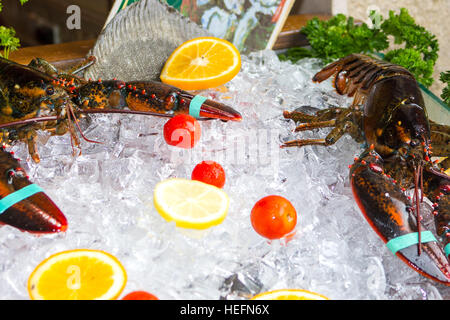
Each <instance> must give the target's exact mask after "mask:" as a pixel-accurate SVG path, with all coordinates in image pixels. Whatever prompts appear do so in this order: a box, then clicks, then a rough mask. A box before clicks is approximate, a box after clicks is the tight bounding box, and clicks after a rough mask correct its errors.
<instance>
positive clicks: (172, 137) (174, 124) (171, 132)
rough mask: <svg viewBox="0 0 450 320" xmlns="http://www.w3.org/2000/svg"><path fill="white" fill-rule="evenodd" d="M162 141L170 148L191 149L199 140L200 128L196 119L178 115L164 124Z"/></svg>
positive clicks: (186, 115)
mask: <svg viewBox="0 0 450 320" xmlns="http://www.w3.org/2000/svg"><path fill="white" fill-rule="evenodd" d="M163 131H164V140H166V142H167V144H169V145H171V146H176V147H180V148H184V149H191V148H193V147H194V146H195V144H196V143H197V142H198V141H199V140H200V136H201V127H200V124H199V123H198V121H197V119H195V118H194V117H192V116H190V115H188V114H179V115H176V116H175V117H173V118H171V119H170V120H169V121H167V122H166V123H165V124H164V130H163Z"/></svg>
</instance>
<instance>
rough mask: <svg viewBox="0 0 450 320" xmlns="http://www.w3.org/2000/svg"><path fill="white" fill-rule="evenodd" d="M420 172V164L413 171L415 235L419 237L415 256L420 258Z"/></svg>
mask: <svg viewBox="0 0 450 320" xmlns="http://www.w3.org/2000/svg"><path fill="white" fill-rule="evenodd" d="M420 172H421V164H420V163H419V165H418V166H417V168H416V169H415V170H414V201H415V203H416V221H417V234H418V235H419V242H418V252H417V254H418V255H419V256H420V254H421V253H422V245H421V234H420V232H421V230H420V229H421V228H420V206H419V178H420V176H419V175H420Z"/></svg>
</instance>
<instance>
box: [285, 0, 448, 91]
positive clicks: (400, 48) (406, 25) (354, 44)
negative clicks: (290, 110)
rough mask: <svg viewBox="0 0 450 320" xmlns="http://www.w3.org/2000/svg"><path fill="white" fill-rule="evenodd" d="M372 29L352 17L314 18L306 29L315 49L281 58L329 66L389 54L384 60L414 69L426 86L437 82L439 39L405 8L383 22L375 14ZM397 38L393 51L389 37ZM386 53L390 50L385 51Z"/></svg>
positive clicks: (297, 51)
mask: <svg viewBox="0 0 450 320" xmlns="http://www.w3.org/2000/svg"><path fill="white" fill-rule="evenodd" d="M370 19H371V21H372V25H373V26H372V27H369V26H368V25H367V24H366V23H355V21H354V19H353V18H352V17H346V16H345V15H343V14H338V15H336V16H334V17H332V18H331V19H329V20H327V21H322V20H319V19H318V18H313V19H311V20H310V21H308V23H307V25H306V26H305V27H303V28H302V30H301V32H302V33H304V34H305V35H306V36H307V38H308V42H309V44H310V46H311V49H309V50H308V49H305V48H303V49H298V48H292V49H289V50H288V51H287V52H286V53H285V54H283V55H280V59H282V60H291V61H293V62H295V61H297V60H299V59H301V58H304V57H315V58H320V59H322V60H323V61H324V62H325V63H328V62H331V61H333V60H337V59H339V58H342V57H345V56H347V55H349V54H352V53H365V54H373V53H380V52H383V51H384V52H385V56H384V59H385V60H387V61H389V62H392V63H395V64H399V65H401V66H403V67H405V68H407V69H408V70H410V71H411V72H412V73H413V74H414V76H415V77H416V79H417V80H418V81H419V82H421V83H422V84H423V85H425V86H427V87H428V86H430V85H431V84H432V83H433V78H432V73H433V68H434V65H435V63H436V60H437V57H438V54H437V53H438V50H439V44H438V41H437V40H436V37H435V36H434V35H433V34H431V33H430V32H429V31H427V30H426V29H425V28H423V27H422V26H419V25H417V24H416V23H415V21H414V19H413V18H412V17H411V16H410V15H409V13H408V10H407V9H405V8H402V9H400V12H399V13H398V14H396V13H395V12H394V11H390V12H389V17H388V18H387V19H383V17H382V16H381V15H380V14H377V13H375V12H374V11H372V12H371V14H370ZM390 37H392V38H393V42H394V43H393V44H395V45H396V48H395V49H393V48H392V46H391V44H390V42H389V38H390ZM385 50H386V51H385Z"/></svg>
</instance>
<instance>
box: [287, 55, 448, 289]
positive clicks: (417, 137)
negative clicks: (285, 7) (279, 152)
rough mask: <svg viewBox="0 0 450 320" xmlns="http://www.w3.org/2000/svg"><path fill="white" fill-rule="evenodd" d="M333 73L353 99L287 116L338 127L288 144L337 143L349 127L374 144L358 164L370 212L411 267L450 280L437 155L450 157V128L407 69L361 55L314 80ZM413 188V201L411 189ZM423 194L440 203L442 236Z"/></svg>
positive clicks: (358, 183)
mask: <svg viewBox="0 0 450 320" xmlns="http://www.w3.org/2000/svg"><path fill="white" fill-rule="evenodd" d="M331 76H334V81H333V85H334V87H335V89H336V91H337V92H338V93H339V94H341V95H347V96H349V97H354V100H353V103H352V105H351V106H350V107H349V108H339V107H335V108H329V109H324V110H321V111H319V112H317V113H316V114H315V115H309V114H305V113H303V112H300V111H294V112H287V111H286V112H285V113H284V117H285V118H288V119H292V120H294V121H296V122H300V125H299V126H298V127H297V128H296V131H304V130H311V129H315V128H325V127H331V128H332V130H331V132H330V133H329V134H328V135H327V136H326V138H324V139H302V140H292V141H289V142H286V143H285V144H284V145H283V147H294V146H297V147H302V146H307V145H322V146H329V145H332V144H334V143H336V141H337V140H338V139H340V138H341V137H342V136H343V135H344V134H346V133H347V134H350V135H351V136H352V137H353V138H354V139H355V140H356V141H357V142H364V143H365V144H366V145H367V148H366V150H365V151H364V152H363V153H362V154H361V155H360V156H359V157H357V158H355V162H354V164H353V165H351V169H350V184H351V187H352V190H353V194H354V197H355V200H356V202H357V203H358V205H359V207H360V209H361V211H362V213H363V214H364V216H365V217H366V219H367V220H368V222H369V224H370V225H371V226H372V228H373V229H374V230H375V231H376V233H377V234H378V235H379V236H380V238H381V239H382V240H383V241H384V242H385V243H386V244H387V246H388V248H389V249H390V250H391V251H392V252H393V253H394V254H396V255H397V256H398V257H399V258H400V259H402V260H403V261H404V262H405V263H406V264H407V265H409V266H410V267H411V268H413V269H414V270H416V271H417V272H419V273H421V274H422V275H424V276H426V277H428V278H431V279H433V280H435V281H438V282H441V283H444V284H446V285H447V286H448V285H450V264H449V260H448V255H449V246H450V245H449V241H450V229H449V227H450V225H449V224H450V213H449V212H450V211H449V210H450V206H449V203H450V177H449V176H448V175H446V174H445V173H444V172H443V171H444V168H442V170H441V169H440V168H439V167H438V165H437V164H435V163H434V162H432V160H431V157H432V155H433V156H437V157H448V156H449V155H450V143H449V142H450V141H449V133H450V127H448V126H446V125H440V124H437V123H435V122H433V121H430V120H429V119H428V118H427V112H426V109H425V104H424V101H423V97H422V94H421V92H420V89H419V86H418V84H417V82H416V80H415V79H414V77H413V76H412V75H411V73H410V72H409V71H407V70H406V69H404V68H403V67H400V66H398V65H393V64H389V63H386V62H383V61H380V60H375V59H372V58H370V57H368V56H364V55H358V54H353V55H350V56H347V57H345V58H342V59H340V60H338V61H336V62H334V63H332V64H330V65H328V66H326V67H325V68H323V69H322V70H321V71H319V72H318V73H317V74H316V75H315V76H314V77H313V81H316V82H322V81H324V80H325V79H327V78H329V77H331ZM443 164H444V165H445V162H443ZM445 169H446V168H445ZM411 188H412V190H413V196H412V200H411V197H410V196H408V195H407V194H405V191H407V190H409V189H411ZM423 197H427V198H428V199H430V200H431V201H433V202H434V204H433V207H434V211H433V214H434V215H435V229H436V234H437V237H435V236H434V234H433V233H432V231H430V230H427V229H426V227H424V226H423V221H422V220H423V218H422V216H421V213H420V202H421V201H423Z"/></svg>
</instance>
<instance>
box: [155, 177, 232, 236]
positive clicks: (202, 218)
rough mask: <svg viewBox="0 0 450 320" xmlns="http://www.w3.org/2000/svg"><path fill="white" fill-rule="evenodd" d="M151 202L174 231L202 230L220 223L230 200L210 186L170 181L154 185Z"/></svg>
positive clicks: (194, 182)
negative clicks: (178, 229)
mask: <svg viewBox="0 0 450 320" xmlns="http://www.w3.org/2000/svg"><path fill="white" fill-rule="evenodd" d="M153 202H154V205H155V208H156V210H157V211H158V213H159V214H160V215H161V216H162V217H163V218H165V219H166V220H168V221H175V224H176V226H177V227H182V228H192V229H206V228H209V227H212V226H214V225H218V224H220V223H222V221H223V220H224V219H225V216H226V214H227V212H228V205H229V202H230V200H229V198H228V195H227V194H226V193H225V192H224V191H223V190H222V189H219V188H217V187H215V186H212V185H210V184H206V183H203V182H200V181H196V180H188V179H180V178H173V179H168V180H164V181H162V182H160V183H158V184H157V185H156V187H155V191H154V198H153Z"/></svg>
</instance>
